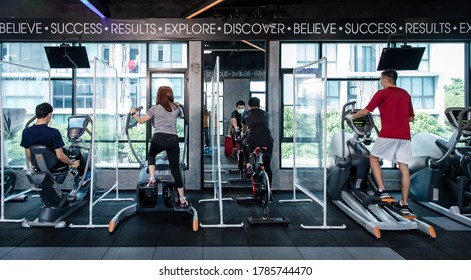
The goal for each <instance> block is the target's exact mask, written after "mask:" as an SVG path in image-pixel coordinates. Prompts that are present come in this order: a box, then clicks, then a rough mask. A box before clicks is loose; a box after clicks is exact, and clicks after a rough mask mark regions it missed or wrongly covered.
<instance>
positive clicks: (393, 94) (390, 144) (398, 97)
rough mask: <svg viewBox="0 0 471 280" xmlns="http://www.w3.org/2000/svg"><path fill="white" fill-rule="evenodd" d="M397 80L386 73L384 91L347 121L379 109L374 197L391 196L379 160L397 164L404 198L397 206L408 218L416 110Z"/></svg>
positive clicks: (373, 162) (393, 74) (390, 72)
mask: <svg viewBox="0 0 471 280" xmlns="http://www.w3.org/2000/svg"><path fill="white" fill-rule="evenodd" d="M396 80H397V72H396V71H395V70H385V71H383V72H382V73H381V78H380V81H381V86H382V87H383V89H381V90H379V91H378V92H376V93H375V95H374V96H373V98H372V99H371V101H370V102H369V103H368V105H367V106H366V107H365V108H364V109H362V110H361V111H359V112H357V113H356V114H353V115H350V116H347V118H350V117H351V118H353V119H355V118H361V117H364V116H366V115H367V114H368V113H370V112H373V111H374V110H375V109H376V108H378V109H379V115H380V118H381V131H380V133H379V135H378V139H377V140H376V142H375V144H374V146H373V149H372V150H371V155H370V166H371V171H372V173H373V176H374V178H375V180H376V182H377V184H378V190H377V191H376V192H375V195H376V196H379V197H381V198H384V197H388V196H389V195H388V194H386V192H384V182H383V173H382V171H381V166H380V164H379V159H380V158H383V159H386V160H389V161H391V162H393V161H394V162H397V163H398V165H399V171H400V172H401V193H402V199H401V200H400V201H399V202H396V204H395V206H396V207H397V208H398V209H399V210H400V212H401V213H402V214H403V215H409V214H410V212H411V210H410V209H409V207H408V204H407V201H408V198H409V190H410V173H409V167H408V164H409V163H410V161H411V158H412V149H411V141H410V140H411V136H410V125H409V122H412V121H414V109H413V107H412V101H411V97H410V94H409V93H408V92H407V91H405V90H404V89H402V88H399V87H396Z"/></svg>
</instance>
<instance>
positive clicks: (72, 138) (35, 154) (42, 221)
mask: <svg viewBox="0 0 471 280" xmlns="http://www.w3.org/2000/svg"><path fill="white" fill-rule="evenodd" d="M35 118H36V117H33V119H32V120H30V121H29V122H28V124H30V123H31V122H32V121H33V120H34V119H35ZM90 123H92V119H91V118H90V117H89V116H88V115H87V116H72V117H69V119H68V127H67V136H68V138H69V142H71V143H72V144H71V145H70V147H68V154H69V158H71V159H75V157H76V156H77V155H78V154H79V153H80V152H81V150H85V151H86V152H89V147H85V146H83V145H82V144H81V142H82V138H81V137H82V135H83V134H84V133H85V132H87V133H88V134H90V135H91V131H90V130H89V129H88V124H90ZM30 151H31V163H32V165H33V167H32V168H33V170H32V171H31V173H29V174H27V175H26V176H27V178H28V180H29V181H30V182H31V183H32V184H34V186H35V189H33V190H35V191H38V192H39V196H40V197H41V201H42V202H43V203H44V206H43V207H42V208H41V210H40V211H39V215H38V218H37V219H36V220H34V221H27V220H25V221H23V223H22V226H23V227H55V228H63V227H65V226H66V222H65V221H63V219H64V218H66V217H67V216H69V215H70V214H72V212H74V211H75V210H77V209H78V208H79V207H81V206H83V205H85V204H86V203H88V201H89V198H90V183H91V182H90V180H89V179H87V178H86V177H87V176H83V178H80V177H79V175H78V174H77V172H76V171H75V170H73V169H71V168H69V166H67V165H61V164H60V160H59V159H58V158H57V157H56V154H55V152H53V151H51V150H50V149H49V148H47V147H46V146H45V145H33V146H31V147H30ZM82 159H86V160H85V162H81V163H80V164H85V170H87V172H88V170H89V163H90V157H89V156H88V153H83V156H82ZM58 166H59V167H58ZM87 172H86V173H85V174H87ZM69 175H73V176H74V185H73V186H72V190H71V191H70V192H65V191H63V190H62V189H61V187H62V184H63V183H64V181H65V179H66V178H67V176H69Z"/></svg>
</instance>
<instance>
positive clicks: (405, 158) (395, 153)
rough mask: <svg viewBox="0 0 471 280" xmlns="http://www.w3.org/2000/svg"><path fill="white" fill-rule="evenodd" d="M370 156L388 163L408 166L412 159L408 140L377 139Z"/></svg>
mask: <svg viewBox="0 0 471 280" xmlns="http://www.w3.org/2000/svg"><path fill="white" fill-rule="evenodd" d="M371 155H373V156H375V157H378V158H382V159H385V160H388V161H390V162H400V163H404V164H409V163H410V162H411V159H412V147H411V142H410V140H403V139H392V138H382V137H378V139H376V141H375V143H374V145H373V149H371Z"/></svg>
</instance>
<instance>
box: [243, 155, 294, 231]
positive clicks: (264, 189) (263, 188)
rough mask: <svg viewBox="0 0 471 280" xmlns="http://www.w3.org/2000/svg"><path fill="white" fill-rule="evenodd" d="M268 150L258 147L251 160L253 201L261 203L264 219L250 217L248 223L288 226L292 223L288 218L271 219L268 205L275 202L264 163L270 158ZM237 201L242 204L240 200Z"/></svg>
mask: <svg viewBox="0 0 471 280" xmlns="http://www.w3.org/2000/svg"><path fill="white" fill-rule="evenodd" d="M267 150H268V148H267V147H256V148H255V150H254V151H253V152H252V154H251V156H250V158H249V160H250V161H251V165H252V168H253V174H252V176H251V177H250V179H251V181H252V194H253V198H252V199H251V200H252V201H255V202H258V203H260V205H261V206H262V210H263V217H253V216H250V217H249V218H248V222H249V224H288V223H289V222H290V221H289V219H288V218H287V217H284V216H282V217H270V209H269V208H268V205H269V204H270V203H272V202H273V195H272V191H271V186H270V179H269V177H268V174H267V172H266V171H265V165H264V163H263V158H264V157H268V156H269V155H268V154H267ZM237 201H238V202H242V200H240V199H238V200H237Z"/></svg>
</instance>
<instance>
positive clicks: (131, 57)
mask: <svg viewBox="0 0 471 280" xmlns="http://www.w3.org/2000/svg"><path fill="white" fill-rule="evenodd" d="M51 45H54V46H57V45H59V44H56V43H55V44H51V43H0V57H1V58H2V59H3V60H4V61H7V62H10V63H15V64H20V65H25V66H29V67H35V68H41V69H45V70H50V71H51V89H52V100H51V102H52V105H53V107H54V123H52V124H51V125H52V126H54V127H57V128H59V129H60V130H61V131H62V133H63V135H65V129H66V122H67V118H68V117H69V116H70V114H71V113H72V107H73V106H72V104H75V107H76V108H77V109H91V108H92V106H93V95H92V92H93V77H92V74H91V73H92V71H91V69H77V76H78V77H80V78H78V79H76V81H75V83H73V80H72V70H71V69H50V68H49V63H48V60H47V57H46V54H45V51H44V47H45V46H51ZM82 46H85V47H86V49H87V55H88V58H89V61H90V64H92V62H93V59H94V58H95V57H97V58H98V59H100V60H102V61H105V62H106V63H108V64H109V65H110V66H112V67H114V68H115V69H117V72H118V80H119V82H118V85H117V90H118V92H117V95H118V100H119V101H118V102H119V109H118V111H119V114H120V116H121V123H122V126H120V131H119V132H120V135H121V139H120V142H121V144H120V147H119V148H120V151H119V153H120V155H121V157H120V158H121V160H122V162H123V163H128V162H135V160H134V159H133V158H132V156H131V153H130V150H129V147H128V145H127V144H126V139H125V137H124V130H123V126H124V120H125V117H126V116H127V113H128V111H129V108H130V107H131V106H134V107H138V106H143V107H145V108H147V105H148V100H151V101H152V103H153V99H152V98H151V97H148V96H147V91H146V88H147V87H146V86H147V68H148V65H147V62H148V61H149V68H153V69H160V68H166V69H167V68H181V69H186V67H187V64H188V63H187V61H188V58H187V44H186V43H180V42H163V43H155V44H154V43H152V44H145V43H143V44H140V43H83V44H82ZM148 48H149V53H150V57H149V60H148V59H147V55H146V54H147V49H148ZM180 80H181V79H180ZM180 80H178V81H177V82H176V83H175V85H174V86H175V88H174V92H175V93H177V96H175V98H176V100H177V101H179V102H180V103H183V95H182V93H183V92H184V90H183V87H184V84H183V83H182V82H181V81H180ZM74 84H75V88H73V86H74ZM73 90H75V99H74V100H72V96H73V94H72V93H73ZM31 91H34V88H28V87H20V88H17V89H14V92H15V93H16V97H20V98H17V100H21V103H22V104H30V103H37V100H35V99H32V98H33V97H30V96H31V95H30V94H29V92H31ZM154 94H155V92H154ZM85 111H86V112H88V111H87V110H85ZM82 112H83V110H82ZM139 129H140V130H139V131H135V133H133V134H132V135H131V138H132V140H138V142H139V141H140V142H142V143H138V144H137V146H142V147H144V148H143V149H142V151H143V153H144V155H143V156H142V158H145V146H146V145H145V142H146V141H147V140H146V139H145V135H146V133H145V130H146V126H142V128H139ZM19 148H20V147H19Z"/></svg>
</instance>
